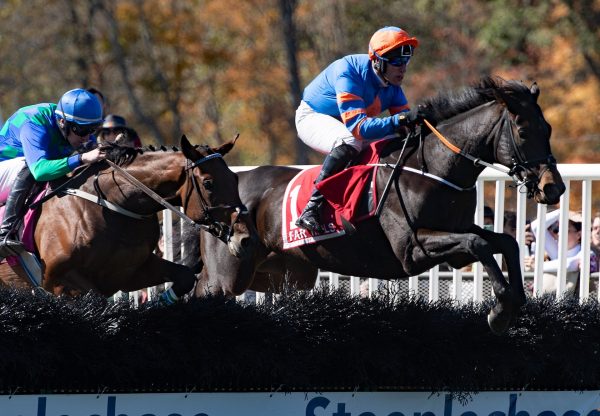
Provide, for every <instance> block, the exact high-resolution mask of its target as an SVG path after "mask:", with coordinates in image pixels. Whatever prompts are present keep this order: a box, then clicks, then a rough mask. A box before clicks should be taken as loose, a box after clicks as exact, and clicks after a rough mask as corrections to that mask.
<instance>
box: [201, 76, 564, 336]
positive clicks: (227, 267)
mask: <svg viewBox="0 0 600 416" xmlns="http://www.w3.org/2000/svg"><path fill="white" fill-rule="evenodd" d="M539 93H540V90H539V88H538V86H537V85H536V84H535V83H534V84H533V85H532V86H531V88H528V87H526V86H525V85H523V84H522V83H520V82H516V81H505V80H502V79H500V78H496V77H485V78H482V79H481V81H480V82H479V83H478V84H477V85H474V86H471V87H468V88H465V89H464V90H462V91H461V92H456V93H447V92H446V93H441V94H439V95H438V96H436V97H434V98H430V99H428V100H425V102H424V103H423V104H422V105H421V109H422V112H423V113H424V114H425V116H426V117H425V119H426V120H428V121H429V122H431V123H433V125H437V128H438V131H439V133H440V134H441V135H442V137H443V139H438V136H436V135H434V134H433V133H432V130H431V129H428V128H426V127H425V126H424V127H422V128H421V131H422V137H421V140H419V139H418V138H416V139H415V137H412V138H410V139H406V140H409V141H410V143H408V144H409V145H408V146H407V147H406V151H405V152H402V150H401V149H400V147H401V146H402V145H403V141H402V140H390V143H389V146H388V148H387V151H384V153H383V154H382V155H381V163H382V164H383V166H387V168H386V167H381V168H379V169H378V171H377V177H376V186H377V194H378V195H381V193H382V190H383V189H384V188H385V186H386V184H387V183H388V180H389V179H390V176H391V179H392V182H391V183H392V187H391V189H393V190H394V191H393V192H391V193H390V194H389V196H388V197H387V199H386V200H385V202H384V205H383V209H382V211H381V212H380V215H379V217H372V218H370V219H367V220H365V221H363V222H359V223H357V224H355V229H356V231H355V232H354V233H353V234H352V235H346V236H343V237H339V238H332V239H327V240H323V241H318V242H316V243H314V244H309V245H304V246H301V247H295V248H291V249H287V250H284V249H283V245H282V236H281V212H282V210H281V205H282V198H283V196H284V191H285V189H286V186H287V184H288V182H289V181H290V180H291V179H292V178H293V177H294V176H295V175H296V174H297V173H298V170H297V169H292V168H288V167H279V166H263V167H259V168H256V169H254V170H251V171H246V172H239V180H240V182H239V188H240V196H241V198H242V201H243V202H244V204H246V206H247V207H248V209H249V210H250V212H251V216H252V217H253V218H254V221H255V222H256V226H257V230H258V233H259V237H260V241H261V244H259V248H258V249H257V251H256V253H255V255H254V256H253V257H251V258H246V259H236V258H234V257H232V256H230V255H229V254H228V253H227V252H226V250H224V249H223V248H222V247H220V246H219V244H218V241H217V240H216V239H215V238H214V237H212V236H210V235H208V234H206V233H201V234H202V235H201V251H202V260H203V262H204V269H203V271H202V274H201V278H200V280H199V282H198V284H197V286H196V294H197V295H202V294H204V293H206V292H207V291H211V292H224V293H226V294H229V295H237V294H240V293H242V292H244V290H246V289H248V288H250V289H254V290H258V291H266V290H268V289H271V290H273V288H275V290H277V289H280V288H281V284H282V282H283V281H284V280H287V281H289V282H291V283H292V284H294V285H296V286H297V287H298V288H299V289H306V288H311V287H312V286H313V285H314V282H315V279H316V277H317V269H318V268H321V269H324V270H329V271H333V272H337V273H341V274H346V275H352V276H363V277H377V278H380V279H388V280H391V279H398V278H403V277H407V276H414V275H417V274H419V273H422V272H424V271H426V270H428V269H430V268H431V267H433V266H435V265H437V264H440V263H443V262H447V263H449V264H450V265H451V266H452V267H455V268H460V267H463V266H465V265H467V264H470V263H473V262H476V261H479V262H481V263H482V264H483V266H484V268H485V270H486V271H487V273H488V275H489V277H490V279H491V282H492V287H493V290H494V294H495V296H496V301H497V302H496V305H495V306H494V307H493V308H492V310H491V311H490V313H489V315H488V323H489V325H490V327H491V329H492V331H493V332H495V333H502V332H504V331H505V330H506V328H507V327H508V325H509V323H510V320H511V318H512V317H513V316H514V315H515V313H516V312H517V311H518V309H519V308H520V306H521V305H522V304H524V302H525V299H526V298H525V293H524V290H523V281H522V276H521V268H520V265H519V248H518V245H517V242H516V241H515V239H514V238H512V237H511V236H509V235H507V234H499V233H495V232H492V231H487V230H484V229H482V228H481V227H479V226H477V225H475V224H474V213H475V208H476V191H475V183H476V181H477V177H478V175H479V174H480V173H481V172H482V171H483V169H484V167H485V166H484V165H483V164H482V163H478V161H481V162H483V163H488V164H491V163H496V164H499V165H503V166H504V167H506V169H505V171H508V173H509V174H510V175H511V176H512V177H513V179H515V180H516V181H517V182H518V183H519V184H520V185H521V186H522V188H523V189H525V190H526V191H527V194H528V197H529V198H534V199H535V201H537V202H538V203H543V204H556V203H557V202H558V201H559V197H560V195H561V194H562V193H563V192H564V190H565V185H564V183H563V182H562V178H561V176H560V174H559V172H558V170H557V167H556V161H555V159H554V157H553V156H552V153H551V149H550V141H549V140H550V135H551V126H550V125H549V124H548V123H547V122H546V120H545V119H544V115H543V113H542V110H541V108H540V107H539V105H538V104H537V99H538V96H539ZM452 149H454V150H452ZM397 162H398V164H399V166H400V167H401V168H404V167H407V168H412V171H409V170H408V169H407V170H403V169H398V170H395V169H390V168H389V167H390V166H394V165H396V163H397ZM421 172H425V173H427V175H425V174H421ZM432 177H437V178H438V180H433V179H432ZM495 253H502V254H503V256H504V259H505V261H506V263H507V271H508V282H507V281H506V279H505V278H504V276H503V274H502V271H501V269H500V267H499V266H498V264H497V262H496V261H495V260H494V257H493V255H494V254H495Z"/></svg>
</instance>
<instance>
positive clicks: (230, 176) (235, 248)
mask: <svg viewBox="0 0 600 416" xmlns="http://www.w3.org/2000/svg"><path fill="white" fill-rule="evenodd" d="M235 140H236V139H233V140H232V141H230V142H228V143H226V144H224V145H222V146H221V147H219V148H214V149H211V148H210V147H208V146H193V145H191V144H190V142H189V141H188V139H187V138H186V137H185V136H182V138H181V149H182V151H183V154H184V155H185V157H186V158H187V159H188V160H189V163H188V167H187V169H186V170H187V172H188V180H187V181H186V182H187V183H188V185H187V189H188V191H187V192H186V193H185V195H184V196H183V197H182V202H183V206H184V209H185V212H186V214H187V215H188V216H189V217H190V218H192V219H193V220H194V221H195V222H196V223H198V224H201V225H204V226H207V227H208V231H209V232H210V233H211V234H213V235H215V236H217V237H219V238H220V239H222V240H223V241H225V242H226V243H227V245H228V247H229V251H230V252H231V254H233V255H234V256H236V257H246V256H249V255H251V254H252V253H253V250H254V249H255V246H256V242H257V241H258V239H257V236H256V229H255V227H254V225H253V223H252V221H249V220H248V217H247V209H246V207H245V206H244V204H242V201H241V200H240V195H239V193H238V178H237V175H236V174H235V173H234V172H232V171H231V170H230V169H229V167H228V166H227V164H226V163H225V162H224V161H223V155H225V154H226V153H227V152H229V151H230V150H231V149H232V148H233V145H234V144H235Z"/></svg>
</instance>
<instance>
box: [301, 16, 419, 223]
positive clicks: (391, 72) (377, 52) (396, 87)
mask: <svg viewBox="0 0 600 416" xmlns="http://www.w3.org/2000/svg"><path fill="white" fill-rule="evenodd" d="M418 45H419V41H418V40H417V39H416V38H414V37H411V36H410V35H409V34H408V33H407V32H406V31H404V30H402V29H400V28H398V27H392V26H387V27H384V28H382V29H379V30H378V31H377V32H375V34H374V35H373V36H372V37H371V41H370V42H369V54H368V55H367V54H360V55H348V56H345V57H343V58H341V59H338V60H337V61H335V62H333V63H332V64H331V65H329V66H328V67H327V68H326V69H325V70H324V71H323V72H321V73H320V74H319V75H318V76H317V77H316V78H315V79H314V80H313V81H312V82H311V83H310V84H309V85H308V86H307V87H306V89H305V90H304V94H303V96H302V101H301V103H300V106H299V107H298V109H297V110H296V129H297V130H298V137H299V138H300V140H302V141H303V142H304V143H306V144H307V145H308V146H309V147H311V148H312V149H314V150H317V151H319V152H321V153H324V154H327V157H326V158H325V161H324V162H323V167H322V168H321V172H320V173H319V175H318V176H317V179H316V180H315V184H317V183H319V182H320V181H322V180H323V179H325V178H328V177H330V176H331V175H333V174H335V173H338V172H340V171H341V170H342V169H344V168H345V167H346V166H347V165H348V163H349V162H350V161H351V160H352V159H353V158H354V157H355V156H356V155H357V154H358V153H359V152H360V151H361V150H363V149H364V148H366V147H367V146H368V145H369V143H370V142H371V141H372V140H375V139H381V138H384V137H386V136H390V135H393V134H395V133H398V132H402V133H404V134H406V128H413V127H414V125H415V123H416V122H417V118H418V116H417V113H416V112H415V111H409V110H410V108H409V106H408V102H407V100H406V97H405V96H404V92H403V91H402V88H401V85H402V81H403V79H404V75H405V73H406V69H407V66H408V63H409V62H410V59H411V57H412V56H413V53H414V50H415V48H416V47H417V46H418ZM385 110H388V111H389V114H390V116H388V117H383V118H377V116H379V115H380V114H381V113H383V112H384V111H385ZM322 204H323V196H322V195H321V193H320V192H319V191H318V190H317V189H316V188H315V189H314V191H313V194H312V196H311V197H310V200H309V201H308V204H307V205H306V207H305V208H304V210H303V211H302V214H301V215H300V217H299V218H298V220H297V221H296V225H297V226H299V227H302V228H305V229H307V230H309V231H310V232H311V233H312V234H318V233H322V232H323V229H322V226H321V222H320V208H321V206H322Z"/></svg>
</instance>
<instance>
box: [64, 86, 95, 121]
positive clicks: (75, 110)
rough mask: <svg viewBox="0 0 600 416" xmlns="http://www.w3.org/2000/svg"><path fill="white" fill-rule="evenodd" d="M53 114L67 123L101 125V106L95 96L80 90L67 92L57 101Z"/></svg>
mask: <svg viewBox="0 0 600 416" xmlns="http://www.w3.org/2000/svg"><path fill="white" fill-rule="evenodd" d="M54 114H56V116H57V117H59V118H62V119H64V120H65V121H68V122H69V123H74V124H80V125H87V124H92V125H93V124H100V123H102V105H101V104H100V101H98V99H97V98H96V96H95V95H94V94H92V93H90V92H88V91H86V90H84V89H82V88H76V89H74V90H71V91H67V92H66V93H64V94H63V96H62V97H61V98H60V100H59V101H58V104H57V105H56V110H54Z"/></svg>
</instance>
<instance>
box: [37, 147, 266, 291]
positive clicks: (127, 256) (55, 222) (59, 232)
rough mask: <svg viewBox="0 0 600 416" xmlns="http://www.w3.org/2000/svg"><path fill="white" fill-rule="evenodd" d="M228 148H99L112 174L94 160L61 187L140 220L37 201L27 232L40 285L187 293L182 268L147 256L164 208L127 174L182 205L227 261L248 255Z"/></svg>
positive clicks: (71, 202) (71, 201)
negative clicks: (166, 288)
mask: <svg viewBox="0 0 600 416" xmlns="http://www.w3.org/2000/svg"><path fill="white" fill-rule="evenodd" d="M234 143H235V140H233V141H231V142H229V143H226V144H224V145H222V146H221V147H219V148H215V149H211V148H209V147H207V146H197V147H195V146H192V145H191V144H190V143H189V141H188V140H187V138H185V136H184V137H182V139H181V148H182V151H175V150H174V151H164V149H163V151H148V150H146V151H139V150H136V149H131V148H127V147H119V146H113V147H111V148H109V149H107V159H108V160H111V161H112V162H114V163H115V165H117V167H118V166H121V168H120V169H118V168H115V167H111V166H109V164H108V163H107V162H99V163H96V164H94V165H91V166H90V167H89V168H88V169H87V170H85V171H84V172H82V173H81V174H79V175H78V176H77V175H76V176H74V177H73V179H71V180H70V181H69V183H68V184H67V185H68V187H69V188H73V189H78V190H80V191H84V192H87V193H89V194H93V195H94V196H98V197H101V198H103V199H104V200H106V201H108V202H110V203H113V204H116V205H117V206H118V207H120V208H121V209H124V210H127V211H129V212H130V213H133V214H134V215H138V216H140V218H139V219H136V218H131V217H129V216H127V215H124V214H122V213H119V212H115V211H113V210H110V209H108V208H105V207H102V206H100V205H97V204H95V203H94V202H90V201H89V200H86V199H82V198H79V197H77V196H73V195H68V194H65V193H64V192H59V193H58V194H57V196H54V197H52V198H50V199H48V200H47V201H45V202H44V203H43V204H42V206H41V211H40V213H39V215H40V216H39V221H38V223H37V226H36V228H35V244H36V248H37V250H38V252H39V257H40V260H41V263H42V269H43V282H42V285H43V287H44V288H45V289H46V290H48V291H51V292H54V293H56V294H60V293H67V292H68V293H71V294H72V293H73V292H75V293H77V292H85V291H89V290H93V291H96V292H98V293H101V294H103V295H106V296H109V295H112V294H114V293H115V292H117V291H119V290H122V291H133V290H138V289H141V288H145V287H149V286H154V285H157V284H160V283H164V282H173V286H172V293H173V294H174V295H175V297H176V298H178V297H181V296H183V295H184V294H186V293H188V292H189V291H191V290H192V289H193V287H194V284H195V282H196V278H195V275H194V274H193V273H192V271H191V270H190V269H189V268H188V267H185V266H182V265H178V264H175V263H172V262H170V261H167V260H164V259H162V258H160V257H158V256H157V255H156V254H154V253H153V251H154V249H155V248H156V247H157V242H158V239H159V223H158V216H157V213H158V212H159V211H162V210H163V209H164V208H163V206H162V205H160V204H159V203H158V202H157V200H155V199H153V198H152V197H150V196H149V194H147V193H144V192H143V191H142V189H141V187H140V186H139V185H136V184H135V180H133V181H130V180H127V178H126V176H127V174H129V175H132V176H133V177H134V178H135V179H137V180H138V181H139V182H141V183H142V185H143V186H145V187H147V188H149V189H150V190H151V191H153V192H155V193H156V194H157V195H158V196H160V197H162V198H163V199H164V200H165V201H167V202H168V203H170V204H172V205H177V206H182V207H184V211H185V214H187V216H188V217H189V218H190V219H191V220H193V221H194V222H195V223H197V224H200V225H201V226H202V227H204V228H205V229H210V230H211V231H212V232H213V233H214V234H217V235H218V236H219V240H224V241H225V242H226V243H227V244H223V243H221V244H222V245H223V247H225V248H226V249H227V248H228V249H229V251H228V252H230V254H232V255H233V256H239V257H240V258H244V257H245V256H248V255H250V254H251V253H252V249H253V246H254V245H255V242H256V231H255V228H254V225H253V224H252V223H250V224H248V223H247V221H246V214H245V207H244V206H243V205H242V203H241V200H240V197H239V194H238V188H237V175H236V174H235V173H234V172H232V171H231V170H230V169H229V168H228V167H227V165H226V163H225V162H224V161H223V158H222V155H224V154H226V153H227V152H228V151H229V150H231V148H232V147H233V145H234ZM123 172H125V173H123ZM143 186H142V187H143ZM150 194H151V193H150ZM155 198H157V199H158V201H160V200H161V199H160V198H158V197H156V195H155Z"/></svg>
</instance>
